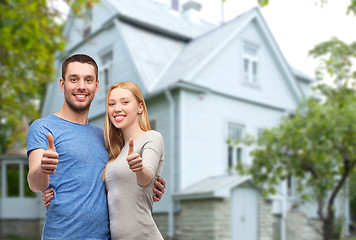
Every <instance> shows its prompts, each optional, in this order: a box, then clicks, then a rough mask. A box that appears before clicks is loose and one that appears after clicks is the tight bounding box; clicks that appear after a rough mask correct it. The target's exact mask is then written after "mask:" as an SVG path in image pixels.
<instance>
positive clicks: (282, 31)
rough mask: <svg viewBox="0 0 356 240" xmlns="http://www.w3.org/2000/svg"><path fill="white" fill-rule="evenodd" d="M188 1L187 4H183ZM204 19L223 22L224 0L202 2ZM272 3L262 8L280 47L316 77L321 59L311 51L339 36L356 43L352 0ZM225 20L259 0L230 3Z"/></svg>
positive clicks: (229, 0)
mask: <svg viewBox="0 0 356 240" xmlns="http://www.w3.org/2000/svg"><path fill="white" fill-rule="evenodd" d="M182 2H184V1H182ZM200 2H201V3H202V4H203V7H202V9H201V14H202V15H203V17H204V18H210V19H214V20H215V21H217V20H220V19H221V1H220V0H200ZM320 2H321V1H320V0H270V3H269V4H268V5H267V6H265V7H263V8H261V12H262V15H263V17H264V19H265V20H266V22H267V25H268V26H269V28H270V31H271V32H272V34H273V36H274V38H275V40H276V42H277V44H278V45H279V47H280V49H281V51H282V53H283V55H284V57H285V58H286V60H287V61H288V63H289V64H290V65H292V66H293V67H295V68H297V69H299V70H301V71H302V72H304V73H306V74H308V75H309V76H310V77H314V75H315V69H316V67H317V66H318V64H319V60H317V59H313V58H311V57H308V52H309V50H311V49H313V47H314V46H315V45H316V44H318V43H321V42H323V41H326V40H329V39H330V38H331V37H333V36H336V37H338V38H339V39H341V40H342V41H344V42H346V43H351V42H353V41H356V31H355V29H356V16H354V15H352V14H349V15H346V10H347V6H348V4H349V3H350V0H328V1H327V3H326V4H324V5H323V6H321V3H320ZM224 5H225V6H224V16H225V19H226V20H228V19H231V18H233V17H235V16H237V15H238V14H240V13H243V12H245V11H248V10H249V9H251V8H252V7H254V6H257V0H226V2H225V3H224Z"/></svg>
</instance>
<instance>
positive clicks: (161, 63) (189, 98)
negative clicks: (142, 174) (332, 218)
mask: <svg viewBox="0 0 356 240" xmlns="http://www.w3.org/2000/svg"><path fill="white" fill-rule="evenodd" d="M173 2H174V3H175V4H177V1H173ZM182 9H183V10H184V11H182V12H177V11H174V10H172V9H169V8H167V7H165V5H162V4H159V3H157V2H153V1H151V0H134V1H133V0H101V3H100V4H96V5H94V8H93V9H92V11H88V14H87V16H88V18H86V19H78V18H74V17H70V18H69V19H68V22H67V24H66V26H65V28H64V33H65V36H66V38H67V46H66V52H65V54H64V55H58V57H57V61H56V69H57V70H58V73H57V79H59V78H60V69H61V63H62V61H63V60H64V59H65V58H66V57H68V56H69V55H72V54H75V53H86V54H89V55H90V56H92V57H93V58H94V59H96V60H97V63H98V65H99V72H100V73H99V80H100V87H99V92H98V94H97V96H96V98H95V100H94V102H93V103H92V106H91V111H90V113H89V120H90V122H91V123H92V124H94V125H97V126H99V127H103V126H104V115H105V95H106V90H107V89H108V87H109V86H111V85H112V84H114V83H116V82H119V81H133V82H135V83H136V84H137V85H138V86H139V87H140V88H141V90H142V91H143V93H144V96H145V99H146V101H147V105H148V110H149V116H150V121H151V126H153V128H155V129H156V130H158V131H159V132H161V133H162V135H163V137H164V141H165V156H166V157H165V166H164V170H163V178H164V179H165V181H166V183H167V186H166V192H165V194H164V197H163V199H162V200H161V201H160V202H159V203H157V204H155V205H154V217H155V220H156V222H157V225H158V226H159V228H160V230H161V232H162V234H163V235H164V236H165V237H166V238H167V239H168V238H173V237H174V239H185V240H188V239H219V240H220V239H236V240H245V239H248V240H257V239H259V240H262V239H265V240H268V239H271V240H272V239H281V240H286V239H294V240H298V239H308V240H310V239H321V238H320V234H318V232H317V231H316V230H315V229H320V222H318V221H317V212H316V205H315V204H314V203H308V204H304V203H300V201H299V200H300V199H299V198H297V197H296V195H295V192H294V189H293V185H292V184H291V183H287V182H283V183H281V185H280V191H279V193H278V194H277V195H276V196H271V197H269V198H267V199H265V198H263V197H262V196H261V195H260V192H259V190H258V189H256V188H255V187H254V186H253V185H252V183H251V181H250V178H249V177H248V176H239V175H237V174H236V173H233V172H231V171H230V170H229V167H231V166H232V165H234V164H235V163H236V162H237V161H242V162H246V163H251V161H252V159H251V158H250V156H249V154H248V153H249V150H250V149H249V148H247V147H245V146H236V147H231V146H228V145H227V143H226V139H227V138H235V139H236V138H240V137H241V136H242V135H243V134H245V133H249V134H253V135H255V136H257V135H258V134H259V132H260V131H261V129H262V128H270V127H273V126H276V125H277V124H278V122H279V119H280V118H281V117H282V116H285V115H287V114H290V113H291V112H293V110H294V109H295V108H296V106H297V105H298V104H299V103H300V101H301V100H302V99H303V97H305V96H307V95H308V94H310V88H309V85H310V84H311V83H312V82H313V79H311V78H310V77H308V76H306V75H305V74H303V73H302V72H300V71H298V70H296V69H294V68H293V67H291V66H290V65H289V64H288V63H287V62H286V60H285V58H284V56H283V53H282V52H281V50H280V49H279V47H278V44H277V42H276V41H275V39H274V38H273V36H272V34H271V32H270V30H269V28H268V26H267V24H266V22H265V20H264V19H263V16H262V14H261V12H260V10H259V9H258V8H253V9H251V10H250V11H248V12H246V13H244V14H242V15H240V16H238V17H236V18H235V19H233V20H231V21H229V22H227V23H225V24H223V25H219V26H216V25H214V24H211V23H208V22H205V21H204V20H202V19H200V18H199V9H200V5H199V4H198V3H196V2H194V1H188V2H187V3H186V4H184V5H183V6H182ZM62 104H63V93H62V92H61V91H60V89H59V87H58V80H57V81H55V82H54V83H52V84H51V85H50V86H49V88H48V91H47V95H46V98H45V104H44V108H43V113H42V115H43V116H46V115H48V114H52V113H54V112H56V111H58V110H59V109H60V108H61V106H62ZM295 203H298V204H295ZM39 204H40V203H39ZM296 206H298V207H296ZM347 206H348V205H347V199H346V198H339V200H338V202H337V206H336V208H337V216H345V217H346V222H348V214H347V213H348V207H347ZM295 221H297V222H298V226H296V224H294V222H295ZM345 231H346V230H345Z"/></svg>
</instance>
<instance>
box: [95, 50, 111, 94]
mask: <svg viewBox="0 0 356 240" xmlns="http://www.w3.org/2000/svg"><path fill="white" fill-rule="evenodd" d="M110 52H111V58H109V59H103V58H104V56H105V55H106V54H110ZM99 58H100V63H101V66H100V71H99V91H98V99H105V98H106V93H107V91H108V89H109V87H110V84H111V83H112V77H113V74H112V66H113V62H114V50H113V49H112V48H110V49H108V50H106V51H104V52H103V53H102V54H100V57H99Z"/></svg>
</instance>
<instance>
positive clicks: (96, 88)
mask: <svg viewBox="0 0 356 240" xmlns="http://www.w3.org/2000/svg"><path fill="white" fill-rule="evenodd" d="M98 90H99V79H97V80H96V87H95V93H97V92H98Z"/></svg>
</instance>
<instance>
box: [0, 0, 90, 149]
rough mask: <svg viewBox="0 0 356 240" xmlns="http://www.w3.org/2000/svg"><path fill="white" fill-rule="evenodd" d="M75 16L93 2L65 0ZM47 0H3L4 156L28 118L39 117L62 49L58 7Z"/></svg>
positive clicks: (0, 115) (0, 96)
mask: <svg viewBox="0 0 356 240" xmlns="http://www.w3.org/2000/svg"><path fill="white" fill-rule="evenodd" d="M66 2H67V3H68V4H70V5H71V6H73V8H72V9H73V12H74V13H75V14H78V15H79V14H82V12H83V11H82V9H83V6H87V7H92V4H93V1H90V0H74V1H73V0H66ZM48 3H49V2H48V1H45V0H29V1H12V0H0V12H1V15H0V36H1V38H0V59H1V60H0V85H1V90H0V91H1V92H0V154H3V153H5V152H6V150H7V149H8V148H9V147H10V146H11V145H12V144H13V143H15V142H20V143H24V141H25V136H26V125H27V122H31V121H33V120H34V119H36V118H38V117H39V111H40V106H41V102H42V100H43V96H44V93H45V90H46V86H47V84H48V83H49V82H50V81H51V80H52V79H53V76H54V67H53V66H54V56H55V53H56V52H58V51H62V50H64V45H65V42H64V40H65V38H64V36H63V35H62V23H61V22H60V21H59V20H60V12H59V10H58V9H55V8H51V7H49V5H48Z"/></svg>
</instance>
